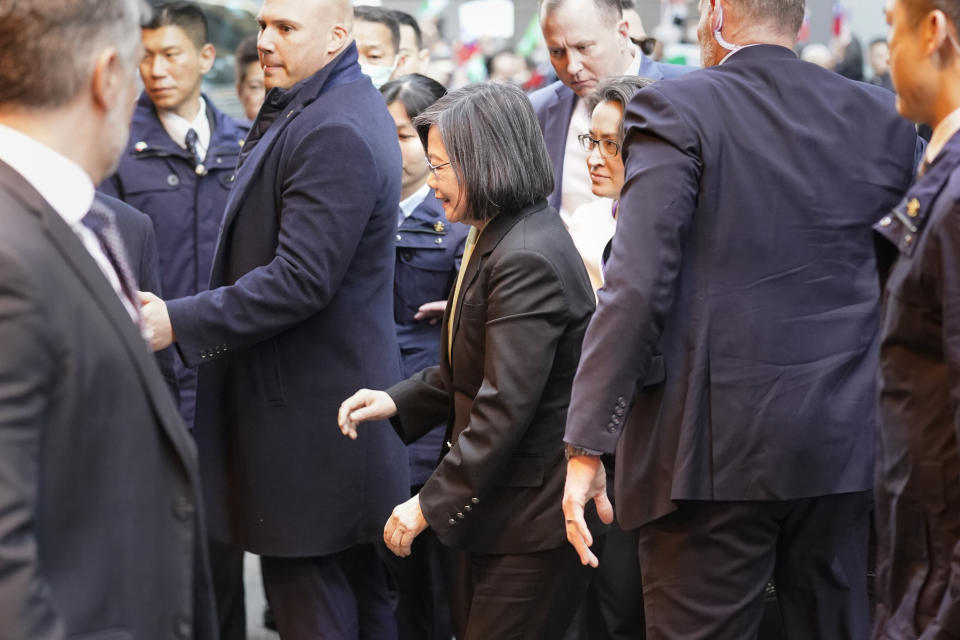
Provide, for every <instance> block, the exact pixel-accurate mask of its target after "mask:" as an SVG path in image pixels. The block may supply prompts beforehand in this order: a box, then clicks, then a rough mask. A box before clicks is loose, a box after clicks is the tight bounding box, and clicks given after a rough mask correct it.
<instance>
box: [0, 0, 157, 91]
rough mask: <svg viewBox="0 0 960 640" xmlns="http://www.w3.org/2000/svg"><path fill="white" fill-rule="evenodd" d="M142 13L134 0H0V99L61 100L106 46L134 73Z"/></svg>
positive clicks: (84, 76)
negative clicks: (112, 48) (113, 50)
mask: <svg viewBox="0 0 960 640" xmlns="http://www.w3.org/2000/svg"><path fill="white" fill-rule="evenodd" d="M145 15H149V7H147V6H146V5H144V4H143V3H142V2H140V1H139V0H3V1H0V42H2V43H3V45H2V46H0V105H17V106H20V107H32V108H47V109H55V108H57V107H60V106H63V105H64V104H66V103H67V102H69V101H70V100H72V99H73V98H75V97H76V96H77V94H78V93H79V92H80V90H81V87H83V86H84V85H85V84H86V83H87V81H88V80H89V75H90V73H91V72H92V71H93V66H94V64H95V63H96V58H97V56H99V55H100V54H101V53H102V51H103V49H104V48H105V47H108V46H115V47H116V48H117V51H118V53H119V55H120V56H121V58H122V59H123V61H124V62H126V63H129V65H130V73H131V74H132V73H134V67H135V65H136V55H137V50H138V49H137V47H138V45H139V44H140V31H139V26H140V21H141V19H142V17H143V16H145Z"/></svg>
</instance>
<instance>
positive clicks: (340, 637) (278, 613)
mask: <svg viewBox="0 0 960 640" xmlns="http://www.w3.org/2000/svg"><path fill="white" fill-rule="evenodd" d="M260 562H261V568H262V570H263V586H264V590H265V591H266V595H267V602H268V603H269V604H270V609H271V610H272V611H273V615H274V618H275V619H276V622H277V630H278V631H279V632H280V637H281V638H283V640H318V639H320V638H322V639H323V640H396V637H397V626H396V621H395V620H394V617H393V610H392V609H391V607H390V598H389V594H388V590H387V574H386V569H385V568H384V566H383V561H382V560H381V559H380V556H379V555H378V554H377V550H376V547H374V545H373V544H362V545H357V546H355V547H351V548H349V549H346V550H345V551H341V552H339V553H334V554H331V555H328V556H320V557H314V558H276V557H268V556H263V557H261V559H260Z"/></svg>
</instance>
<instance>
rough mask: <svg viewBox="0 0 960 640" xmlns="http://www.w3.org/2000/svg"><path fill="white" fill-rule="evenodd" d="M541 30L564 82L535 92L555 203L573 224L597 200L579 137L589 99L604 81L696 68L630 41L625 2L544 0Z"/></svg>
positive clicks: (584, 128)
mask: <svg viewBox="0 0 960 640" xmlns="http://www.w3.org/2000/svg"><path fill="white" fill-rule="evenodd" d="M540 28H541V30H542V31H543V38H544V40H545V41H546V44H547V50H548V52H549V53H550V63H551V64H552V65H553V68H554V71H556V72H557V77H558V78H559V80H557V81H556V82H554V83H553V84H551V85H549V86H547V87H544V88H543V89H540V90H538V91H535V92H533V93H532V94H530V102H531V103H533V109H534V111H535V112H536V114H537V119H538V120H539V121H540V128H541V129H542V130H543V138H544V141H545V142H546V143H547V153H549V154H550V159H551V160H552V161H553V175H554V181H555V187H554V190H553V193H551V194H550V198H549V203H550V206H552V207H553V208H554V209H556V210H557V211H559V212H560V216H561V218H563V221H564V223H568V222H569V220H570V217H571V215H572V214H573V212H574V211H576V209H577V207H579V206H580V205H583V204H585V203H587V202H590V201H593V200H595V199H596V196H594V195H593V194H592V193H591V192H590V178H589V176H588V174H587V171H586V169H585V168H584V167H585V166H586V159H587V154H586V152H585V151H584V150H583V149H581V148H580V144H579V143H578V142H577V136H579V135H580V134H583V133H586V132H587V131H588V130H589V128H590V114H589V113H587V109H586V107H585V106H584V102H583V99H584V98H585V97H586V96H587V95H589V94H590V92H592V91H593V90H594V89H595V88H596V87H597V83H599V82H600V81H601V80H603V79H604V78H609V77H612V76H620V75H639V76H643V77H645V78H650V79H651V80H661V79H663V78H672V77H675V76H678V75H681V74H684V73H686V72H688V71H690V70H691V68H690V67H683V66H679V65H671V64H661V63H659V62H654V61H653V60H651V59H650V58H648V57H647V56H645V55H644V54H643V52H641V51H640V50H639V48H638V47H637V46H636V45H634V44H633V42H631V40H630V27H629V25H628V23H627V21H626V20H625V19H624V16H623V10H622V9H621V5H620V0H543V1H542V2H541V4H540Z"/></svg>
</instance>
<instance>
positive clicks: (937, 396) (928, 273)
mask: <svg viewBox="0 0 960 640" xmlns="http://www.w3.org/2000/svg"><path fill="white" fill-rule="evenodd" d="M875 229H877V230H878V231H879V232H880V234H881V235H882V236H883V240H881V242H880V248H881V249H882V251H881V252H880V258H879V259H878V262H879V263H880V267H881V276H882V277H883V280H884V293H883V322H882V325H881V342H880V412H879V416H878V417H879V420H878V423H879V433H878V437H877V475H876V478H877V483H876V489H875V495H876V516H877V581H876V585H877V612H876V617H875V623H876V628H877V630H878V633H877V634H876V637H878V638H884V639H887V638H891V639H893V638H895V639H897V640H902V639H906V638H918V637H920V636H923V637H924V638H928V637H929V638H931V639H932V638H955V637H957V636H960V593H958V591H957V589H956V584H957V580H958V578H960V575H958V574H960V566H958V564H957V562H956V558H958V557H960V555H958V554H960V455H958V453H960V451H958V437H960V375H958V373H960V135H957V134H954V135H953V137H952V138H951V139H950V140H949V141H948V142H947V144H946V145H944V147H943V149H942V150H941V151H940V152H939V153H938V154H937V157H936V158H935V159H934V161H933V163H932V164H931V165H930V166H929V167H928V168H927V170H926V172H925V173H924V175H923V177H921V178H919V179H918V180H917V183H916V184H915V185H913V186H912V187H911V188H910V190H909V191H908V192H907V194H906V196H905V197H904V199H903V201H902V202H901V203H900V204H899V205H897V207H896V213H890V214H888V215H886V216H884V217H883V218H881V219H880V220H879V221H878V223H877V225H876V226H875ZM888 258H893V261H892V264H891V261H890V260H888Z"/></svg>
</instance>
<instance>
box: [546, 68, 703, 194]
mask: <svg viewBox="0 0 960 640" xmlns="http://www.w3.org/2000/svg"><path fill="white" fill-rule="evenodd" d="M637 55H638V56H640V72H639V73H638V74H637V75H638V76H640V77H642V78H650V79H651V80H662V79H664V78H674V77H676V76H679V75H682V74H684V73H687V72H688V71H692V70H693V67H686V66H683V65H678V64H665V63H662V62H654V61H653V60H652V59H651V58H648V57H647V56H645V55H643V53H641V52H640V50H639V49H638V50H637ZM530 102H531V103H532V104H533V110H534V112H536V114H537V120H538V121H539V122H540V129H541V130H542V131H543V141H544V142H545V143H546V144H547V153H548V154H550V159H551V161H552V162H553V181H554V185H553V193H551V194H550V197H549V198H547V202H548V203H549V204H550V206H551V207H553V208H554V209H556V210H557V211H559V210H560V199H561V196H562V195H563V160H564V155H565V153H564V151H565V149H566V144H567V133H568V132H569V131H570V118H572V117H573V108H574V107H575V106H576V104H577V94H576V93H574V92H573V89H571V88H570V87H568V86H567V85H565V84H563V82H561V81H560V80H557V81H556V82H554V83H553V84H550V85H547V86H546V87H544V88H542V89H538V90H536V91H534V92H533V93H531V94H530ZM583 170H584V171H586V170H587V169H586V167H584V169H583Z"/></svg>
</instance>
